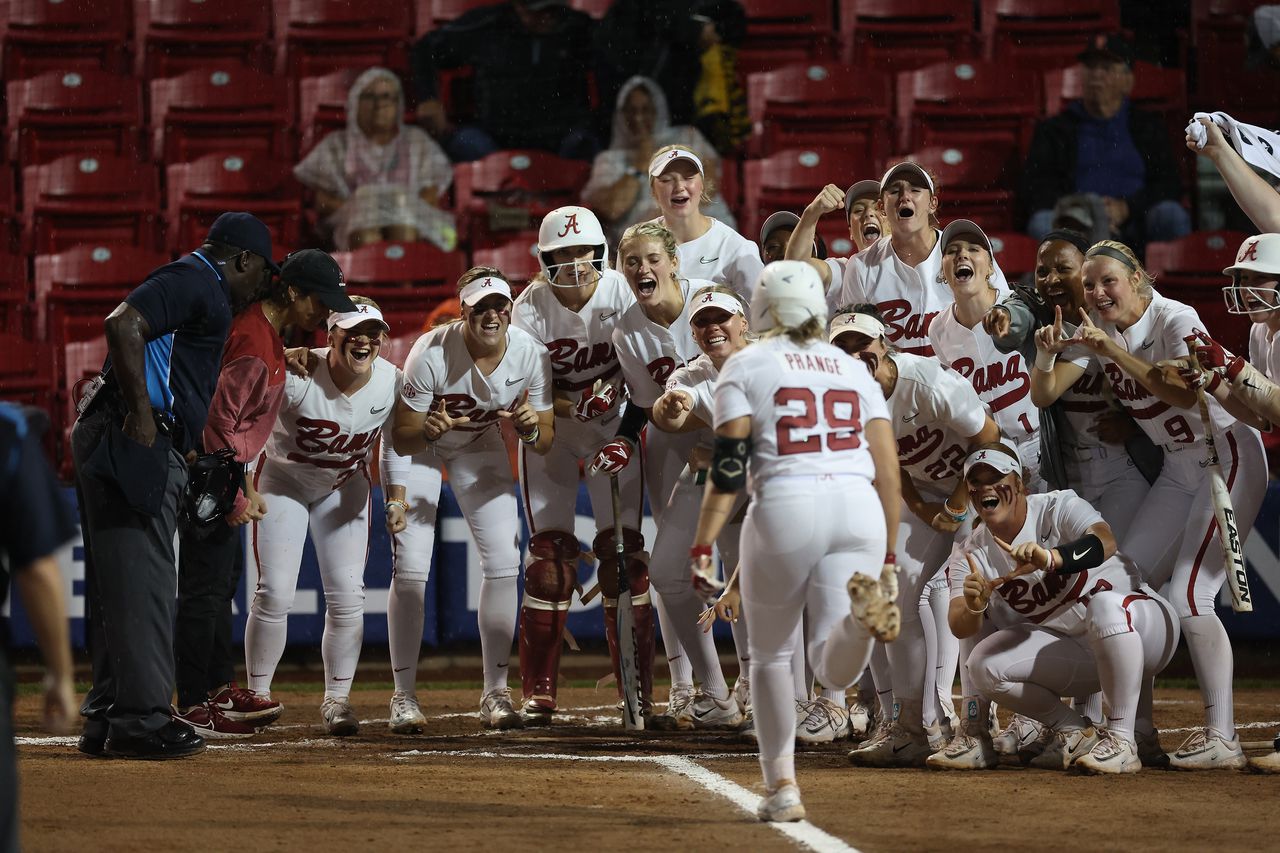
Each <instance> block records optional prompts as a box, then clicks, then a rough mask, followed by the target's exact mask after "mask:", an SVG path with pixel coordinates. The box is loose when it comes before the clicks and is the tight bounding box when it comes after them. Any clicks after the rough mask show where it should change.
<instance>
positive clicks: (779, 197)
mask: <svg viewBox="0 0 1280 853" xmlns="http://www.w3.org/2000/svg"><path fill="white" fill-rule="evenodd" d="M867 166H868V163H867V162H866V160H865V158H864V157H862V155H861V154H858V153H856V152H853V153H851V152H849V151H848V150H846V149H844V148H804V149H801V148H791V149H787V150H786V151H779V152H778V153H777V154H773V155H770V156H769V157H765V158H762V159H760V160H747V161H746V162H745V163H744V164H743V180H742V189H743V201H742V216H741V225H742V227H741V229H740V230H741V231H742V233H743V234H746V235H747V236H748V237H749V238H751V239H755V237H756V232H758V231H759V230H760V226H761V225H762V224H763V223H764V220H765V218H766V217H767V216H768V215H769V214H770V213H773V212H774V211H776V210H802V209H804V207H805V205H807V204H808V203H809V202H811V201H813V197H814V196H815V195H817V193H818V190H820V189H822V188H823V187H824V186H826V185H827V184H836V185H837V186H841V187H844V186H848V185H849V184H850V183H852V182H853V180H854V179H856V178H858V177H861V176H863V175H865V174H866V171H867Z"/></svg>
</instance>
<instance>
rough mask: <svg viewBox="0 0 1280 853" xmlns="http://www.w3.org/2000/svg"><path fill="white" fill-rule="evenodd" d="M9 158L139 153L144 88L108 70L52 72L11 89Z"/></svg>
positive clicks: (26, 162)
mask: <svg viewBox="0 0 1280 853" xmlns="http://www.w3.org/2000/svg"><path fill="white" fill-rule="evenodd" d="M6 94H7V95H8V105H9V159H11V160H13V161H14V162H18V163H22V164H23V165H24V166H29V165H32V164H35V163H48V162H49V161H50V160H54V159H56V158H58V157H61V156H62V155H64V154H77V153H84V152H91V153H93V154H95V155H104V154H121V155H126V156H136V154H137V152H138V150H139V146H138V138H139V128H140V127H141V125H142V87H141V86H140V85H139V84H138V81H137V80H135V79H134V78H132V77H125V76H121V75H118V74H111V73H109V72H106V71H96V70H84V71H74V70H68V71H48V72H45V73H43V74H40V75H38V76H35V77H32V78H30V79H27V80H13V81H11V82H9V84H8V85H7V87H6Z"/></svg>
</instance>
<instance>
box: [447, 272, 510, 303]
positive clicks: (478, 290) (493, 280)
mask: <svg viewBox="0 0 1280 853" xmlns="http://www.w3.org/2000/svg"><path fill="white" fill-rule="evenodd" d="M495 293H498V294H501V295H503V296H505V297H507V300H508V301H514V300H513V299H512V297H511V285H509V284H507V282H506V280H505V279H501V278H498V277H497V276H496V275H486V276H481V277H480V278H477V279H473V280H472V281H469V282H467V284H466V286H464V287H463V288H462V290H461V292H459V293H458V299H459V300H460V301H461V302H462V304H463V305H466V306H468V307H470V308H474V307H475V306H476V303H477V302H479V301H480V300H481V299H484V298H485V297H487V296H492V295H493V294H495Z"/></svg>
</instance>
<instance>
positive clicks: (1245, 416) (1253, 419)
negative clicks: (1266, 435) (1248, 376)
mask: <svg viewBox="0 0 1280 853" xmlns="http://www.w3.org/2000/svg"><path fill="white" fill-rule="evenodd" d="M1205 393H1206V394H1207V393H1209V392H1208V391H1206V392H1205ZM1212 396H1213V398H1214V399H1215V400H1217V401H1218V402H1219V403H1221V404H1222V408H1223V409H1225V410H1226V411H1227V414H1229V415H1231V416H1232V417H1233V418H1235V419H1236V420H1238V421H1240V423H1242V424H1246V425H1248V426H1251V427H1253V428H1254V429H1256V430H1259V431H1260V432H1270V431H1271V424H1272V423H1273V422H1272V421H1271V420H1269V419H1267V418H1265V417H1263V416H1262V415H1260V414H1258V413H1257V412H1255V411H1254V410H1253V409H1252V408H1250V407H1249V406H1248V405H1247V404H1246V403H1245V402H1244V401H1243V400H1241V399H1239V398H1238V397H1237V396H1236V389H1235V388H1234V387H1232V386H1229V385H1228V384H1227V383H1226V382H1219V383H1218V387H1217V388H1214V389H1213V392H1212Z"/></svg>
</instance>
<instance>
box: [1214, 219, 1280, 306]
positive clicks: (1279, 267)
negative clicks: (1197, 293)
mask: <svg viewBox="0 0 1280 853" xmlns="http://www.w3.org/2000/svg"><path fill="white" fill-rule="evenodd" d="M1222 272H1223V273H1225V274H1226V275H1230V276H1234V275H1235V274H1236V273H1240V272H1255V273H1262V274H1264V275H1274V276H1276V277H1277V278H1278V279H1280V234H1257V235H1254V236H1253V237H1249V238H1247V239H1246V240H1245V241H1244V242H1243V243H1241V244H1240V250H1239V251H1238V252H1236V262H1235V263H1234V264H1233V265H1231V266H1229V267H1227V268H1226V269H1224V270H1223V271H1222ZM1222 298H1223V300H1224V301H1225V302H1226V303H1227V313H1228V314H1250V313H1253V312H1255V311H1274V310H1276V308H1277V307H1280V304H1278V303H1277V294H1276V290H1275V288H1271V287H1242V286H1240V285H1237V284H1231V285H1228V286H1227V287H1224V288H1222ZM1251 303H1253V304H1252V305H1251Z"/></svg>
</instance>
